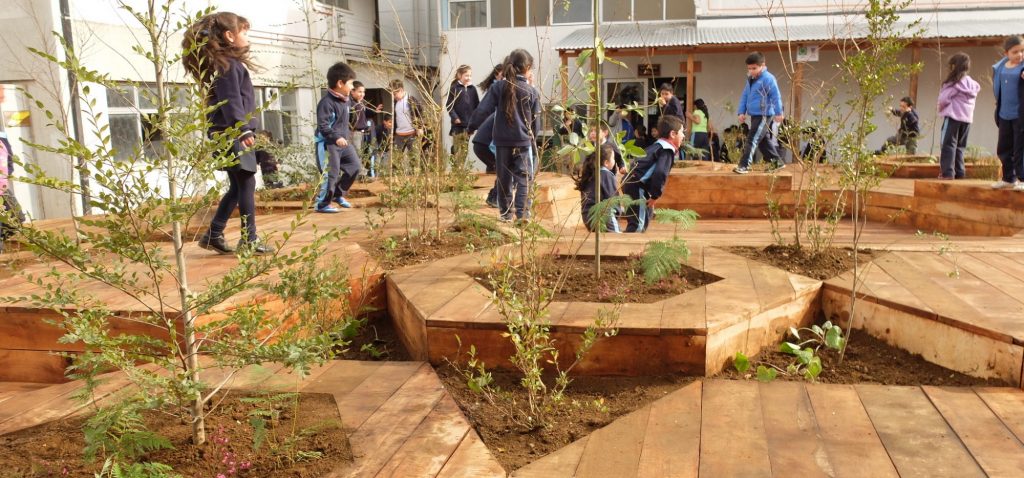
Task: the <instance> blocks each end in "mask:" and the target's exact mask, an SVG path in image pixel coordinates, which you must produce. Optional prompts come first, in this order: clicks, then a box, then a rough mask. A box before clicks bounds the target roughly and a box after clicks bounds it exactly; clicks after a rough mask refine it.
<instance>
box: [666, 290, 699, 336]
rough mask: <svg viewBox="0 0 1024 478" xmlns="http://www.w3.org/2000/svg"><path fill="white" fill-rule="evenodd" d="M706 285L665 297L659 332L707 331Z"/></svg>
mask: <svg viewBox="0 0 1024 478" xmlns="http://www.w3.org/2000/svg"><path fill="white" fill-rule="evenodd" d="M707 294H708V289H707V287H698V288H696V289H694V290H691V291H687V292H685V293H683V294H681V295H677V296H675V297H673V298H671V299H666V300H665V301H664V302H665V306H664V309H663V311H662V315H661V333H662V334H667V335H677V334H678V335H690V334H700V335H704V334H706V333H707V325H708V324H707V317H706V309H707Z"/></svg>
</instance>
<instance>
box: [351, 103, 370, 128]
mask: <svg viewBox="0 0 1024 478" xmlns="http://www.w3.org/2000/svg"><path fill="white" fill-rule="evenodd" d="M348 106H349V114H351V115H352V116H351V117H352V124H351V125H349V127H350V128H351V129H352V130H354V131H368V130H369V129H370V125H369V123H368V121H369V119H370V117H372V116H373V115H374V114H376V111H374V108H373V107H372V106H369V105H367V103H366V102H365V101H361V102H359V103H356V102H355V100H354V99H353V100H350V102H349V105H348Z"/></svg>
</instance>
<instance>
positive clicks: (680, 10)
mask: <svg viewBox="0 0 1024 478" xmlns="http://www.w3.org/2000/svg"><path fill="white" fill-rule="evenodd" d="M694 18H697V7H696V6H694V2H682V1H674V2H668V5H666V6H665V19H666V20H692V19H694Z"/></svg>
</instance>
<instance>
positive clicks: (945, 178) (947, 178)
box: [935, 174, 953, 181]
mask: <svg viewBox="0 0 1024 478" xmlns="http://www.w3.org/2000/svg"><path fill="white" fill-rule="evenodd" d="M935 179H942V180H946V181H952V180H953V178H951V177H949V176H943V175H941V174H940V175H939V177H937V178H935Z"/></svg>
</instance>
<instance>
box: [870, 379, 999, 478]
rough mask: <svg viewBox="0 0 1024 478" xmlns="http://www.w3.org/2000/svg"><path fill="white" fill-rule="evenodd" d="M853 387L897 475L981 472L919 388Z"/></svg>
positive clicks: (930, 475) (961, 474) (953, 474)
mask: <svg viewBox="0 0 1024 478" xmlns="http://www.w3.org/2000/svg"><path fill="white" fill-rule="evenodd" d="M855 388H856V390H857V395H858V396H859V397H860V400H861V402H862V403H863V404H864V409H865V410H867V412H868V416H870V417H871V423H873V424H874V426H875V430H876V431H877V432H878V437H879V438H880V439H881V440H882V443H883V444H884V445H885V449H886V451H887V452H888V453H889V456H890V457H891V458H892V462H893V464H895V465H896V469H897V470H898V471H899V473H900V475H901V476H929V477H936V478H938V477H947V476H948V477H961V478H962V477H969V476H977V477H984V476H985V473H984V472H983V471H982V470H981V468H980V467H978V464H977V462H975V461H974V458H972V457H971V454H970V453H968V451H967V449H966V448H964V444H963V443H962V442H961V441H960V439H959V438H958V437H957V436H956V433H954V432H953V430H951V429H950V428H949V425H948V424H946V421H945V420H944V419H943V418H942V415H940V414H939V412H938V411H937V410H936V409H935V407H934V406H933V405H932V403H931V402H930V401H929V400H928V397H927V396H925V394H924V392H923V391H922V390H921V389H920V388H917V387H894V386H885V385H858V386H856V387H855Z"/></svg>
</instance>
